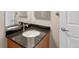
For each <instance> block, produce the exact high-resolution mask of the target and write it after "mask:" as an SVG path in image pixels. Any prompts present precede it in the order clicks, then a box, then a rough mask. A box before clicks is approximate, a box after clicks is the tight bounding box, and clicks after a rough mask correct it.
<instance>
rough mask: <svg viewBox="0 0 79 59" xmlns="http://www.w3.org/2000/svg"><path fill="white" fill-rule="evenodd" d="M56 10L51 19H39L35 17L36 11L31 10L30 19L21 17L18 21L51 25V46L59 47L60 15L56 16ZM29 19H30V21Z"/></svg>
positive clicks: (52, 12)
mask: <svg viewBox="0 0 79 59" xmlns="http://www.w3.org/2000/svg"><path fill="white" fill-rule="evenodd" d="M56 13H57V12H55V11H51V20H40V19H39V20H37V19H35V17H34V15H33V14H34V12H29V16H30V15H31V16H30V18H29V19H20V18H17V19H18V20H17V22H19V21H23V22H27V23H29V22H30V23H33V24H38V25H44V26H50V27H51V36H50V47H59V17H58V16H56ZM28 20H29V21H28Z"/></svg>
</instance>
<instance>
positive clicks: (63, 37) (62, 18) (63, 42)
mask: <svg viewBox="0 0 79 59" xmlns="http://www.w3.org/2000/svg"><path fill="white" fill-rule="evenodd" d="M67 13H68V11H60V24H59V28H60V29H59V39H60V40H59V41H60V48H67V40H66V38H67V37H66V33H65V32H63V31H61V28H62V27H65V26H66V23H67Z"/></svg>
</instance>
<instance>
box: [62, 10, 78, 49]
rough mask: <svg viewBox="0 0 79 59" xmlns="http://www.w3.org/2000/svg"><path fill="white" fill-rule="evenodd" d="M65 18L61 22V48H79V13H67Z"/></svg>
mask: <svg viewBox="0 0 79 59" xmlns="http://www.w3.org/2000/svg"><path fill="white" fill-rule="evenodd" d="M65 16H66V19H62V21H61V33H62V34H61V37H62V38H61V40H62V42H61V43H62V44H61V47H68V48H79V11H69V12H67V13H66V15H65ZM63 42H65V43H63ZM62 45H64V46H62Z"/></svg>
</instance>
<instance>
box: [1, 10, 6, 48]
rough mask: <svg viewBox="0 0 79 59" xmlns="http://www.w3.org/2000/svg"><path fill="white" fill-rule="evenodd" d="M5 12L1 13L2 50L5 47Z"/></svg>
mask: <svg viewBox="0 0 79 59" xmlns="http://www.w3.org/2000/svg"><path fill="white" fill-rule="evenodd" d="M5 43H6V42H5V29H4V11H0V48H1V47H5Z"/></svg>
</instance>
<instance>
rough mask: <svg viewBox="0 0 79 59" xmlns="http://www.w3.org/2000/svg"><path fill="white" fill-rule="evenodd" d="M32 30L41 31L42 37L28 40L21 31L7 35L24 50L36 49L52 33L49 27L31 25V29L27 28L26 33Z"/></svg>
mask: <svg viewBox="0 0 79 59" xmlns="http://www.w3.org/2000/svg"><path fill="white" fill-rule="evenodd" d="M31 29H32V30H37V31H40V35H39V36H37V37H35V38H26V37H24V36H23V35H22V33H23V30H20V31H17V32H16V33H13V34H10V35H7V38H11V40H12V41H14V42H15V43H17V44H19V45H20V46H21V47H23V48H34V47H35V46H36V45H37V44H39V42H40V41H41V40H42V39H43V38H44V37H45V36H46V35H47V34H48V32H49V31H50V28H49V27H45V26H38V25H30V27H29V28H27V29H26V31H28V30H31Z"/></svg>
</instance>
